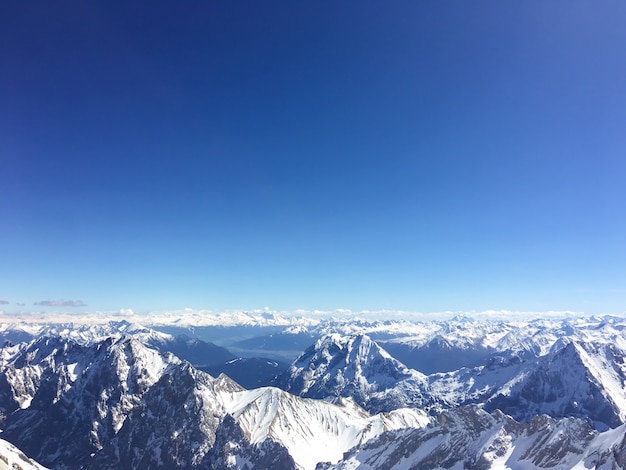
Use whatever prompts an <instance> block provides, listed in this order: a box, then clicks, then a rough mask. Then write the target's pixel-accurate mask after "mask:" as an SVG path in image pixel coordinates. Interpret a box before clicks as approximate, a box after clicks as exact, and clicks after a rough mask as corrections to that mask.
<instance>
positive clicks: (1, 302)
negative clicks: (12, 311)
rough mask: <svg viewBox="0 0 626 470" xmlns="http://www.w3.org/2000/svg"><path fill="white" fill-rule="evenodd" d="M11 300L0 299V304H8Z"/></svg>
mask: <svg viewBox="0 0 626 470" xmlns="http://www.w3.org/2000/svg"><path fill="white" fill-rule="evenodd" d="M10 303H11V302H9V301H8V300H0V305H9V304H10Z"/></svg>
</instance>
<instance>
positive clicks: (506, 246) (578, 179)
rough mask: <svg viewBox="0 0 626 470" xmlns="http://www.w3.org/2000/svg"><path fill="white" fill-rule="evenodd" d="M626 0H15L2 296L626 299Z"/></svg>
mask: <svg viewBox="0 0 626 470" xmlns="http://www.w3.org/2000/svg"><path fill="white" fill-rule="evenodd" d="M625 23H626V4H624V3H623V2H618V1H608V2H603V3H601V4H598V3H590V2H583V1H571V2H564V1H563V2H550V3H546V2H540V1H528V2H519V3H502V2H496V1H487V2H480V3H468V2H460V1H453V2H446V3H445V4H442V3H438V2H409V1H400V2H395V3H394V4H393V5H388V4H382V3H380V2H371V1H365V2H348V3H341V4H333V3H331V2H314V3H308V4H299V3H293V2H286V1H277V2H272V3H271V4H268V3H259V2H250V1H244V2H236V3H232V2H195V3H189V4H186V5H185V6H184V8H183V7H181V6H180V5H178V4H176V5H174V4H168V3H165V2H157V3H154V2H150V3H148V2H135V3H133V4H128V5H127V4H109V3H101V2H88V3H85V2H79V1H60V2H42V3H33V4H25V3H22V2H17V3H16V2H5V3H4V4H2V5H0V44H2V47H0V64H2V73H1V74H0V103H1V104H0V178H1V179H0V181H1V182H2V186H1V191H2V197H0V310H2V311H4V312H20V311H44V312H52V311H59V310H62V311H74V312H82V311H91V312H95V311H119V310H120V309H127V308H130V309H133V310H135V311H166V310H176V309H183V308H185V307H191V308H193V309H211V310H214V311H222V310H236V309H244V310H245V309H248V310H253V309H262V308H263V307H264V306H269V307H270V308H271V309H275V310H277V311H296V310H297V309H305V310H315V309H320V310H328V311H333V310H335V309H337V308H345V309H351V310H352V311H355V312H358V311H361V310H370V311H377V310H398V311H409V312H444V311H478V312H480V311H487V310H510V311H518V312H526V311H530V312H543V311H574V312H586V313H588V314H597V313H623V312H625V311H626V270H625V266H626V247H625V243H624V240H626V205H625V204H624V201H626V185H625V184H624V175H625V174H626V158H625V157H626V133H624V124H625V123H626V87H625V86H624V83H626V47H624V45H625V44H626V29H625V28H624V27H623V25H624V24H625Z"/></svg>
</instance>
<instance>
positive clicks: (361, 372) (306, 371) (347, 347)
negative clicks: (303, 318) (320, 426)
mask: <svg viewBox="0 0 626 470" xmlns="http://www.w3.org/2000/svg"><path fill="white" fill-rule="evenodd" d="M276 383H277V385H278V386H279V387H280V388H282V389H283V390H286V391H288V392H290V393H293V394H295V395H298V396H302V397H310V398H320V399H328V398H334V397H349V398H351V399H353V400H354V401H355V402H356V403H358V404H359V405H360V406H362V407H363V408H365V409H367V410H368V411H370V412H374V413H376V412H381V411H391V410H394V409H397V408H402V407H406V406H416V407H420V406H422V405H424V399H423V395H422V392H423V390H424V389H425V387H426V376H424V375H423V374H420V373H419V372H417V371H414V370H412V369H409V368H408V367H406V366H405V365H404V364H402V363H401V362H400V361H398V360H396V359H394V358H393V357H391V356H390V355H389V354H388V353H387V352H386V351H385V350H384V349H382V348H381V347H380V346H378V344H376V343H375V342H374V341H372V340H371V339H370V338H369V337H368V336H367V335H361V334H359V335H353V336H341V335H338V334H331V335H328V336H325V337H323V338H321V339H320V340H318V341H317V342H316V343H315V344H314V345H313V346H311V347H310V348H308V349H307V350H306V351H305V352H304V353H303V354H302V355H301V356H300V357H299V358H298V359H296V361H295V362H294V363H293V364H292V365H291V367H290V368H289V369H288V370H287V371H286V372H284V373H283V374H282V375H281V376H279V378H278V380H277V382H276Z"/></svg>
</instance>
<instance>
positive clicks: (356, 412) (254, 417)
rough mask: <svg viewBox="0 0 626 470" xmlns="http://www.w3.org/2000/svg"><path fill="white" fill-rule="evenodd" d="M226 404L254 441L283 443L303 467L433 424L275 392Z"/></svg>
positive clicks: (233, 397)
mask: <svg viewBox="0 0 626 470" xmlns="http://www.w3.org/2000/svg"><path fill="white" fill-rule="evenodd" d="M222 399H223V400H224V406H225V408H226V410H227V411H228V413H230V414H231V415H232V416H233V417H234V418H235V420H236V421H237V423H239V425H240V426H241V428H242V429H243V431H244V433H245V434H246V436H247V437H248V438H249V440H250V442H252V443H260V442H263V441H264V440H265V439H267V438H271V439H272V440H274V441H276V442H279V443H280V444H282V445H283V446H285V447H286V448H287V449H289V452H290V453H291V455H292V456H293V458H294V460H295V462H296V463H297V464H298V465H300V466H301V467H302V468H305V469H310V468H314V467H315V464H316V463H317V462H318V461H319V460H320V456H322V455H323V456H324V460H329V461H337V460H339V459H340V458H341V456H342V455H343V453H344V452H346V451H347V450H348V449H350V448H352V447H354V446H355V445H358V444H361V443H363V442H365V441H366V440H369V439H370V438H372V437H374V436H377V435H378V434H380V433H382V432H384V431H388V430H392V429H400V428H406V427H422V426H425V425H426V424H427V423H429V422H430V419H429V418H428V417H427V416H426V414H425V413H423V412H421V411H418V410H409V409H401V410H396V411H393V412H391V413H387V414H378V415H374V416H370V415H369V414H368V413H366V412H365V411H364V410H363V409H360V408H358V407H357V406H336V405H334V404H331V403H326V402H323V401H319V400H311V399H301V398H298V397H295V396H294V395H291V394H289V393H286V392H284V391H282V390H279V389H277V388H272V387H267V388H259V389H256V390H250V391H247V390H246V391H238V392H234V393H230V394H222Z"/></svg>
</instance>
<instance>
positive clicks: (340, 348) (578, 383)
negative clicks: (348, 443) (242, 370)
mask: <svg viewBox="0 0 626 470" xmlns="http://www.w3.org/2000/svg"><path fill="white" fill-rule="evenodd" d="M569 341H571V338H567V337H563V338H562V341H560V342H555V343H554V344H553V347H552V349H551V350H550V352H549V353H548V354H546V355H544V356H541V357H539V358H533V357H530V358H527V359H524V358H522V357H519V356H516V355H514V354H512V353H511V351H510V350H509V351H508V352H507V353H506V354H504V355H503V356H493V357H491V358H490V360H488V361H487V364H486V365H483V366H480V367H474V368H462V369H459V370H458V371H454V372H449V373H445V374H431V375H429V376H425V375H423V374H420V373H419V372H417V371H414V370H412V369H409V368H408V367H406V366H405V365H404V364H402V363H401V362H399V361H397V360H396V359H394V358H392V357H391V356H390V355H389V354H388V353H387V352H386V351H385V350H384V349H383V348H381V347H380V346H379V345H378V344H376V342H374V341H372V340H371V339H370V338H369V337H368V336H367V335H353V336H340V335H338V334H330V335H328V336H326V337H324V338H322V339H320V340H318V341H317V342H316V343H315V344H314V345H312V346H311V347H310V348H308V349H307V350H306V351H305V352H304V353H303V354H302V355H301V356H300V357H299V358H298V359H297V360H296V361H294V363H293V364H292V365H291V367H290V368H289V369H288V370H287V371H286V372H284V373H283V374H282V375H281V376H279V377H278V379H277V381H276V385H277V386H279V387H280V388H282V389H284V390H287V391H289V392H291V393H294V394H296V395H298V396H303V397H310V398H317V399H324V400H332V399H333V398H334V397H350V398H352V399H354V400H355V401H356V402H357V403H358V404H359V405H361V406H363V407H364V408H366V409H367V410H369V411H371V412H378V411H389V410H392V409H394V408H398V407H401V406H417V407H421V408H423V409H425V410H429V411H431V412H438V411H441V410H445V409H449V408H454V407H458V406H462V405H466V404H472V403H479V404H483V405H484V406H485V408H486V409H487V410H490V411H493V410H496V409H499V410H501V411H503V412H505V413H507V414H510V415H511V416H513V417H514V418H516V419H518V420H521V421H529V420H530V419H532V417H533V416H535V415H538V414H548V415H550V416H552V417H555V418H560V417H567V416H576V417H580V418H589V419H591V420H593V421H594V422H595V423H596V426H597V427H598V428H599V429H606V428H607V427H616V426H619V425H620V424H623V423H624V422H626V389H625V387H624V384H626V365H625V364H624V357H625V356H626V344H625V341H624V339H620V340H617V339H616V341H615V342H614V343H611V344H607V343H600V344H598V343H593V342H591V343H578V342H576V341H573V342H569Z"/></svg>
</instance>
